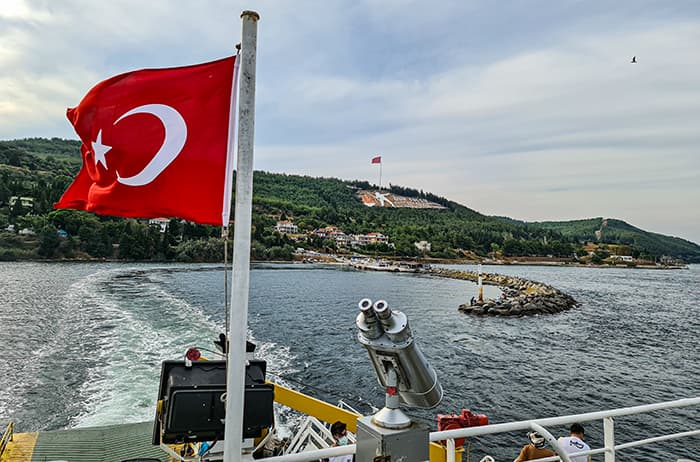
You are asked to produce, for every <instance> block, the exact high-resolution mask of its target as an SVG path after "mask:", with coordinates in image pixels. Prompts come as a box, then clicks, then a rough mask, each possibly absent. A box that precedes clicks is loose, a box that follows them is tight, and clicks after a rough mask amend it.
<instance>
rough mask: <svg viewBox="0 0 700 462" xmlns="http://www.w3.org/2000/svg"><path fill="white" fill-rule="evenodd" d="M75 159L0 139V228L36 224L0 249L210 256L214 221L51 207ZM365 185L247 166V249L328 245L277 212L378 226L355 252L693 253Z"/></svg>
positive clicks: (597, 221) (587, 225) (316, 224)
mask: <svg viewBox="0 0 700 462" xmlns="http://www.w3.org/2000/svg"><path fill="white" fill-rule="evenodd" d="M80 164H81V160H80V143H79V142H78V141H73V140H62V139H56V138H54V139H51V140H48V139H42V138H33V139H26V140H15V141H0V230H2V229H5V228H7V227H8V225H15V232H17V231H18V230H19V229H24V228H27V229H33V230H34V231H35V232H36V233H37V235H36V236H35V237H34V238H31V237H27V238H26V239H25V240H24V241H22V240H21V239H20V240H18V239H19V236H17V235H14V236H13V235H10V233H7V232H6V233H2V234H0V237H1V236H4V237H1V238H0V258H6V259H9V258H33V257H37V256H39V257H48V258H61V257H67V258H76V257H78V258H80V257H109V258H129V259H165V260H168V259H179V260H183V261H189V260H196V259H208V258H216V257H215V255H217V253H216V252H217V249H218V246H219V245H220V242H219V241H220V240H218V239H217V238H218V235H219V234H220V232H219V230H217V229H215V228H213V227H207V226H201V225H193V224H184V225H183V224H178V223H175V222H176V220H171V228H169V230H168V233H166V235H162V233H160V232H159V231H154V230H153V229H152V228H151V227H149V226H148V225H147V223H140V222H135V221H133V220H122V219H117V218H111V217H97V216H94V215H92V214H88V213H83V212H74V211H66V210H60V211H54V210H53V209H52V204H53V203H54V202H56V201H57V200H58V198H59V197H60V195H61V194H62V193H63V191H64V190H65V188H66V187H67V186H68V184H69V183H70V181H71V180H72V178H73V176H74V175H75V174H76V173H77V172H78V170H79V168H80ZM371 189H376V188H373V185H371V184H369V183H368V182H366V181H342V180H338V179H333V178H312V177H308V176H299V175H286V174H273V173H267V172H255V177H254V208H255V210H254V217H253V224H254V235H253V238H254V243H253V254H254V257H255V258H259V259H265V258H270V259H285V258H291V252H292V250H293V248H294V247H296V246H300V245H301V246H307V247H313V248H324V247H326V248H328V247H330V248H331V249H333V248H334V247H335V243H334V242H332V241H330V242H329V241H323V240H321V239H319V238H315V237H313V236H309V237H308V238H307V240H306V242H301V243H300V242H295V241H294V240H292V239H291V238H290V237H289V236H287V235H279V234H278V233H277V232H276V231H274V226H275V224H276V222H277V221H278V220H279V219H285V218H289V219H292V220H293V221H294V223H295V224H296V225H297V226H298V227H299V230H300V233H303V232H308V231H312V230H314V229H318V228H322V227H325V226H337V227H339V228H341V229H342V230H343V231H344V232H345V233H346V234H367V233H370V232H380V233H382V234H384V235H386V236H388V237H389V239H390V242H391V243H392V244H393V246H387V245H386V244H372V245H370V246H368V247H365V248H363V251H364V252H368V253H376V254H380V255H387V256H419V255H421V253H420V251H419V250H418V249H417V248H416V247H415V245H414V243H415V242H418V241H428V242H430V243H431V250H430V252H429V253H428V256H432V257H439V258H458V257H466V256H471V257H473V256H475V255H478V256H487V255H489V254H494V253H495V254H498V255H503V256H505V257H522V256H550V255H551V256H557V257H562V258H569V257H571V256H572V255H573V254H574V253H576V254H578V255H583V254H585V251H584V249H583V248H582V246H583V245H584V244H586V243H587V242H597V243H601V244H603V243H604V244H617V245H625V246H628V247H629V248H630V249H632V250H633V252H634V253H635V255H637V256H640V257H647V258H653V257H659V256H661V255H669V256H672V257H675V258H681V259H683V260H685V261H689V262H700V246H698V245H696V244H693V243H691V242H689V241H685V240H683V239H679V238H674V237H668V236H663V235H660V234H656V233H651V232H647V231H644V230H641V229H638V228H635V227H633V226H631V225H629V224H627V223H624V222H622V221H619V220H613V219H608V220H606V221H604V220H603V219H601V218H594V219H587V220H577V221H567V222H543V223H525V222H522V221H519V220H516V219H512V218H507V217H489V216H486V215H483V214H480V213H478V212H477V211H475V210H472V209H470V208H468V207H465V206H463V205H461V204H458V203H455V202H453V201H450V200H448V199H446V198H443V197H439V196H435V195H433V194H430V193H425V192H423V191H418V190H415V189H411V188H407V187H401V186H396V185H390V188H389V189H390V192H392V193H393V194H396V195H400V196H403V197H409V198H418V199H426V200H428V201H431V202H434V203H437V204H440V205H442V206H444V207H445V209H418V208H389V207H366V206H365V205H363V204H362V203H361V201H360V200H358V199H357V197H356V192H357V191H358V190H371ZM17 197H23V198H28V199H25V201H20V200H16V199H15V200H14V202H13V199H12V198H17ZM23 202H26V203H23ZM11 203H12V204H11ZM603 223H605V226H603ZM172 228H174V230H172ZM59 229H62V230H64V231H66V232H67V233H68V237H67V238H66V237H65V236H63V237H62V238H61V239H57V238H55V236H56V231H57V230H59ZM176 231H177V232H176ZM596 231H598V232H599V233H598V235H596ZM32 239H34V241H31V240H32ZM20 241H21V242H20ZM31 242H34V244H33V247H32V243H31ZM3 249H5V250H4V252H5V254H4V255H5V257H3ZM115 249H118V250H115ZM8 252H9V253H8ZM203 255H208V256H207V257H203ZM219 255H220V254H219ZM210 256H214V257H210Z"/></svg>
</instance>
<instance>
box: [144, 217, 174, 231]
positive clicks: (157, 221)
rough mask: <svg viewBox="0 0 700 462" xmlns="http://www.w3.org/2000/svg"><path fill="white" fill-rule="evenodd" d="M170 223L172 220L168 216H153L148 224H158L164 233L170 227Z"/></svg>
mask: <svg viewBox="0 0 700 462" xmlns="http://www.w3.org/2000/svg"><path fill="white" fill-rule="evenodd" d="M169 224H170V220H169V219H167V218H151V219H150V220H148V225H149V226H158V227H159V228H160V232H161V233H164V232H165V231H166V230H167V229H168V225H169Z"/></svg>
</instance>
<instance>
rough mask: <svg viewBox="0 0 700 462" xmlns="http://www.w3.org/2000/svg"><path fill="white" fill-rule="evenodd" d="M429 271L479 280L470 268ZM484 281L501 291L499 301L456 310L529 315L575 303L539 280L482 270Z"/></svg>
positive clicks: (490, 313)
mask: <svg viewBox="0 0 700 462" xmlns="http://www.w3.org/2000/svg"><path fill="white" fill-rule="evenodd" d="M430 273H431V274H434V275H436V276H440V277H447V278H452V279H465V280H468V281H474V282H477V281H478V277H479V276H478V274H477V273H476V272H473V271H460V270H451V269H446V268H433V269H431V270H430ZM481 277H482V281H483V283H484V284H488V285H495V286H499V287H500V289H501V292H502V295H501V297H500V298H499V299H498V300H491V299H484V301H483V302H478V301H475V302H474V304H473V305H472V304H470V303H469V302H467V303H465V304H464V305H460V306H459V311H461V312H463V313H467V314H473V315H478V316H528V315H533V314H554V313H559V312H561V311H565V310H568V309H571V308H573V307H575V306H578V302H577V301H576V300H574V298H573V297H571V296H570V295H568V294H565V293H564V292H562V291H560V290H558V289H555V288H554V287H551V286H548V285H547V284H542V283H541V282H535V281H530V280H527V279H523V278H519V277H515V276H506V275H503V274H495V273H481Z"/></svg>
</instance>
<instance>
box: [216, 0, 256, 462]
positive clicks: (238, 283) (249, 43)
mask: <svg viewBox="0 0 700 462" xmlns="http://www.w3.org/2000/svg"><path fill="white" fill-rule="evenodd" d="M241 18H242V22H243V25H242V34H241V36H242V37H241V44H242V45H241V67H240V73H241V75H240V79H241V81H240V95H239V98H238V111H239V114H238V158H237V162H236V207H235V220H236V221H235V227H234V236H233V238H234V241H233V275H232V281H231V313H230V316H229V319H230V322H229V325H230V328H231V335H230V338H229V350H228V368H227V376H226V428H225V432H224V436H225V439H224V461H225V462H234V461H240V460H241V449H242V448H241V446H242V439H241V438H242V435H243V397H244V393H245V365H246V356H245V354H246V353H245V342H246V336H247V333H248V288H249V278H250V268H249V267H250V227H251V222H252V218H251V216H252V204H253V140H254V133H255V52H256V47H257V37H258V20H259V19H260V16H259V15H258V13H256V12H254V11H244V12H243V13H242V14H241Z"/></svg>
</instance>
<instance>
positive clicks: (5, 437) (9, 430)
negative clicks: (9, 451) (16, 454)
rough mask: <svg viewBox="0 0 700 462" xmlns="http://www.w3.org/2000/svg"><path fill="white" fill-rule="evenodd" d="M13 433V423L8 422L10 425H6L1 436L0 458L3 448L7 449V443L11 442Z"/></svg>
mask: <svg viewBox="0 0 700 462" xmlns="http://www.w3.org/2000/svg"><path fill="white" fill-rule="evenodd" d="M14 433H15V423H14V422H13V421H11V420H10V423H8V424H7V428H6V429H5V432H4V433H3V434H2V439H0V457H2V453H3V452H5V448H6V447H7V443H9V442H10V441H12V436H13V435H14Z"/></svg>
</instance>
